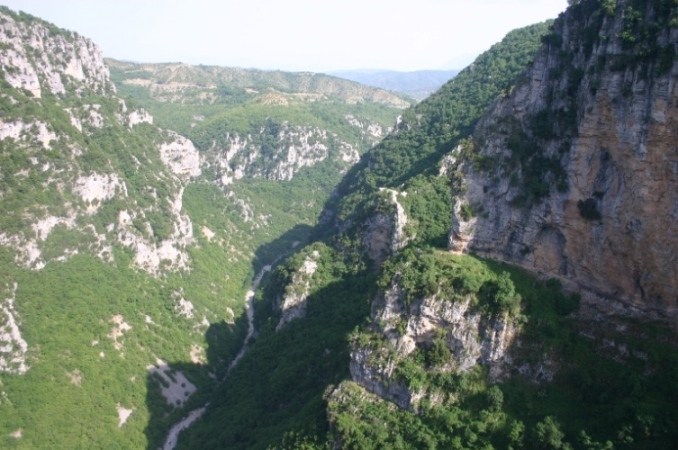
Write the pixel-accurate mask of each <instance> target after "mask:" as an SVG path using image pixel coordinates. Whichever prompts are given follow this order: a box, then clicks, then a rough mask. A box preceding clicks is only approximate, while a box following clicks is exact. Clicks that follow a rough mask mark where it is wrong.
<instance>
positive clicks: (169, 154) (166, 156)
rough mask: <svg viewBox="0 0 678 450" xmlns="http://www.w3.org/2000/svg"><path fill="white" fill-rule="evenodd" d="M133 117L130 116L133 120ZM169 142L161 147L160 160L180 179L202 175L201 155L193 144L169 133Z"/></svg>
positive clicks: (175, 134)
mask: <svg viewBox="0 0 678 450" xmlns="http://www.w3.org/2000/svg"><path fill="white" fill-rule="evenodd" d="M131 117H132V116H130V118H131ZM167 133H168V134H169V137H170V141H169V142H165V143H163V144H161V145H160V158H161V159H162V162H163V163H165V165H166V166H167V167H169V169H170V170H171V171H172V172H173V173H174V174H175V175H178V176H179V177H182V178H190V177H197V176H199V175H200V173H201V171H200V155H199V153H198V150H197V149H196V148H195V146H194V145H193V142H191V141H190V140H188V139H186V138H185V137H183V136H180V135H179V134H177V133H175V132H173V131H168V132H167Z"/></svg>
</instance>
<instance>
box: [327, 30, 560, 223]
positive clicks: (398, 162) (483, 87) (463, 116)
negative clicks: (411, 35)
mask: <svg viewBox="0 0 678 450" xmlns="http://www.w3.org/2000/svg"><path fill="white" fill-rule="evenodd" d="M549 26H550V22H545V23H541V24H537V25H533V26H530V27H526V28H523V29H520V30H515V31H513V32H511V33H509V34H508V35H507V36H506V37H505V38H504V39H503V40H502V41H501V42H500V43H498V44H496V45H495V46H493V47H492V48H491V49H490V50H488V51H487V52H485V53H483V54H482V55H480V56H479V57H478V58H477V59H476V61H475V62H474V64H473V65H472V66H471V67H468V68H466V69H464V70H463V71H462V72H460V73H459V74H458V75H457V76H456V77H455V78H454V79H453V80H451V81H450V82H448V83H447V84H445V85H444V86H443V87H442V88H440V89H439V90H438V91H437V92H436V93H435V94H433V95H432V96H430V97H429V98H427V99H426V100H424V101H422V102H421V103H419V104H418V105H416V106H415V107H413V108H410V109H408V110H406V111H405V112H404V113H403V114H402V118H401V120H400V122H399V123H398V125H397V127H396V132H395V133H394V134H391V135H389V136H387V137H386V138H385V139H384V140H383V141H382V142H381V143H380V144H379V145H377V146H376V147H374V148H373V149H372V150H370V151H369V152H368V153H367V155H366V156H365V157H364V158H363V159H362V161H361V162H360V163H359V164H358V165H356V166H354V167H353V168H352V169H351V170H350V171H349V173H348V174H347V176H346V177H345V178H344V179H343V181H342V183H341V184H340V185H339V188H338V191H339V193H340V194H341V195H342V197H341V200H340V201H339V204H338V205H336V206H335V208H336V209H337V211H338V215H339V218H340V219H345V218H347V217H348V216H349V215H356V214H357V215H359V214H361V213H362V212H363V211H364V210H365V205H366V204H368V203H369V199H370V198H371V195H373V194H374V192H375V191H376V189H377V188H378V187H397V186H400V185H401V184H403V183H406V182H408V181H410V180H412V179H414V178H415V177H416V176H417V175H423V176H427V177H428V176H432V175H436V174H435V172H434V171H435V168H436V163H437V162H438V161H439V160H440V159H441V158H442V156H443V155H445V154H447V153H449V152H450V151H452V150H453V149H454V148H455V147H456V145H457V144H458V143H459V142H460V140H461V139H463V138H466V137H468V136H469V135H470V133H471V132H472V130H473V128H474V126H475V124H476V122H477V121H478V119H479V118H480V116H481V115H482V113H483V112H484V111H485V109H486V108H487V107H488V106H489V105H490V104H491V103H492V101H494V100H495V99H496V97H497V96H498V95H500V94H502V93H503V92H505V91H506V90H507V89H509V88H510V86H511V85H512V84H513V83H514V82H515V80H516V79H517V78H518V77H519V75H520V74H521V73H523V71H524V70H525V66H526V65H527V64H529V62H530V61H531V60H532V57H533V55H534V53H535V52H536V50H537V48H538V46H539V44H540V40H541V37H542V36H543V35H544V34H546V33H547V32H548V29H549Z"/></svg>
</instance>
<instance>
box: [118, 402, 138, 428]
mask: <svg viewBox="0 0 678 450" xmlns="http://www.w3.org/2000/svg"><path fill="white" fill-rule="evenodd" d="M117 409H118V428H122V426H123V425H125V422H127V419H129V416H131V415H132V413H133V412H134V408H131V409H130V408H125V407H124V406H122V405H121V404H120V403H118V405H117Z"/></svg>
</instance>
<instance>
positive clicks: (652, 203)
mask: <svg viewBox="0 0 678 450" xmlns="http://www.w3.org/2000/svg"><path fill="white" fill-rule="evenodd" d="M593 3H595V2H582V4H580V5H577V7H574V8H570V10H568V12H567V13H565V14H564V15H562V16H561V17H560V18H559V19H558V20H557V21H556V23H555V25H554V33H553V36H552V37H554V39H551V40H550V41H549V43H548V45H544V46H542V48H541V50H540V51H539V53H538V54H537V55H536V58H535V61H534V64H533V65H532V67H531V68H530V70H529V71H528V73H527V76H526V78H525V79H524V80H523V81H522V82H519V83H518V85H517V86H516V87H515V89H514V91H513V92H512V94H511V95H510V96H508V97H506V98H504V99H502V100H500V101H498V102H497V103H496V104H495V105H494V106H493V108H492V110H491V112H490V114H489V115H487V116H486V117H485V118H484V119H483V120H482V121H481V123H480V124H479V125H478V127H477V129H476V132H475V135H474V141H475V142H474V144H475V149H474V150H473V151H474V152H475V154H476V155H478V156H476V160H478V158H480V159H483V160H484V161H489V162H490V165H491V166H492V167H491V168H490V169H489V170H488V169H487V167H485V168H482V167H479V166H478V165H477V164H472V163H470V160H469V159H467V160H466V162H462V163H461V164H460V165H459V166H458V170H459V172H461V174H462V175H463V179H464V182H463V187H461V188H460V189H458V190H457V191H456V205H455V213H456V214H455V217H454V218H453V223H452V229H451V233H450V248H451V249H452V250H455V251H473V252H475V253H477V254H480V255H483V256H487V257H491V258H494V259H499V260H505V261H508V262H511V263H513V264H518V265H521V266H523V267H525V268H527V269H528V270H531V271H532V272H536V273H538V274H543V275H545V276H548V277H559V278H561V279H563V280H569V281H571V282H573V283H574V284H575V286H573V287H577V288H579V289H583V290H585V291H587V292H589V293H592V294H595V295H593V296H592V297H591V298H597V299H598V300H600V299H601V298H602V299H608V300H613V301H617V302H618V301H621V302H622V303H623V304H626V305H627V306H628V307H629V308H636V309H639V310H644V311H647V312H650V311H655V312H658V313H659V314H660V315H675V314H676V313H678V264H676V262H677V256H676V255H678V221H677V219H678V147H676V137H677V134H676V130H678V85H677V83H676V81H678V64H675V63H673V62H672V60H671V62H669V63H667V62H666V61H664V62H662V61H660V59H659V58H657V59H654V60H652V61H647V60H646V61H644V62H643V61H639V60H635V61H633V60H632V61H631V62H628V61H629V58H633V57H634V56H633V50H629V48H627V47H628V43H624V42H622V39H621V37H620V36H621V35H623V32H624V30H625V26H626V25H625V22H624V16H623V13H622V9H623V8H617V12H616V15H615V14H610V13H606V12H604V11H603V10H602V9H600V8H599V9H598V10H597V11H587V10H586V8H590V7H591V4H593ZM587 5H588V6H587ZM640 13H641V14H642V15H643V19H642V21H644V23H652V22H656V21H659V20H660V19H661V18H658V17H657V15H656V14H657V12H656V11H655V10H654V9H653V7H652V6H651V5H650V6H647V7H646V8H645V9H644V10H641V11H640ZM582 14H583V15H585V16H587V17H590V19H589V22H590V24H589V27H596V28H595V30H596V32H597V33H595V34H593V36H596V38H595V39H593V40H587V39H586V37H585V36H584V33H583V32H582V30H581V23H582V22H581V20H579V19H580V18H577V17H574V16H575V15H582ZM677 43H678V29H674V28H670V27H668V26H665V27H664V28H663V29H661V30H660V31H658V32H657V34H656V41H654V42H650V45H655V46H656V47H657V48H659V49H660V50H661V51H666V52H667V54H671V53H672V51H673V53H675V47H676V44H677ZM521 136H522V137H524V138H526V139H527V140H529V141H530V142H532V143H533V146H535V145H536V148H537V151H538V152H541V155H540V156H538V157H542V158H543V160H542V161H544V164H545V165H544V166H543V167H546V165H548V164H552V165H551V166H548V167H547V168H546V169H544V168H543V167H542V170H541V172H539V171H537V172H536V173H533V174H531V175H530V173H529V171H530V168H531V167H532V168H534V167H536V166H535V165H534V164H532V162H534V158H536V157H537V156H533V157H532V158H533V160H532V162H530V160H524V161H522V163H521V164H518V165H516V164H513V165H512V163H511V161H515V160H516V159H519V158H520V156H519V152H520V148H521V147H520V146H521V145H522V144H523V142H521V141H520V137H521ZM558 167H560V169H559V168H558ZM561 169H562V172H560V170H561ZM562 174H565V178H563V177H562ZM530 176H531V178H530ZM530 180H531V181H530ZM530 182H531V183H532V187H533V190H532V194H529V193H528V194H527V195H526V192H527V191H528V190H529V189H530V187H529V186H527V185H528V183H530ZM535 185H536V188H535ZM544 188H546V189H547V190H548V193H547V194H546V195H543V196H541V198H535V197H539V195H534V192H537V191H538V189H544ZM542 192H543V191H542ZM530 195H532V197H530ZM540 195H541V194H540ZM463 208H471V209H472V210H475V211H476V214H474V215H472V217H469V214H462V213H461V212H462V209H463ZM585 298H586V296H585ZM598 303H599V306H600V307H601V308H602V309H608V310H610V311H611V310H612V308H613V305H612V304H611V303H610V304H609V305H608V306H604V305H605V302H604V301H602V302H601V301H599V302H598ZM617 312H618V311H617Z"/></svg>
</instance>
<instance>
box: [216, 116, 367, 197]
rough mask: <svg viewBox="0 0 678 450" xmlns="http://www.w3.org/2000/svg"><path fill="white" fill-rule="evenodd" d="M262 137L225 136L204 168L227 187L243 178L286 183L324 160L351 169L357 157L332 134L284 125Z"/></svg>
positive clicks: (317, 129) (266, 130) (349, 146)
mask: <svg viewBox="0 0 678 450" xmlns="http://www.w3.org/2000/svg"><path fill="white" fill-rule="evenodd" d="M266 133H267V138H266V139H264V141H265V142H264V141H262V138H261V136H252V135H251V134H248V135H238V134H231V133H227V134H226V136H224V137H223V139H222V142H221V143H217V142H214V143H213V145H212V149H211V150H210V151H209V152H207V155H206V159H205V162H204V165H205V166H206V167H214V168H215V169H216V170H217V172H218V173H219V182H220V183H221V184H222V185H224V186H226V185H229V184H231V183H232V182H233V181H234V180H239V179H241V178H243V177H252V178H265V179H269V180H277V181H289V180H291V179H292V178H294V176H295V175H296V173H297V172H299V170H301V169H303V168H304V167H312V166H315V165H316V164H318V163H321V162H323V161H325V160H327V159H329V160H331V161H336V162H338V163H340V164H341V163H343V165H346V166H350V165H353V164H355V163H356V162H357V161H358V159H360V155H359V154H358V150H357V149H356V148H355V147H354V146H353V145H351V144H349V143H347V142H344V141H342V140H341V139H339V137H338V136H337V135H336V134H335V133H332V132H329V131H327V130H322V129H320V128H317V127H307V126H296V125H291V124H289V123H287V122H285V123H283V124H282V125H281V126H280V127H279V128H278V129H262V132H261V133H260V134H262V135H263V134H266Z"/></svg>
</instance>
